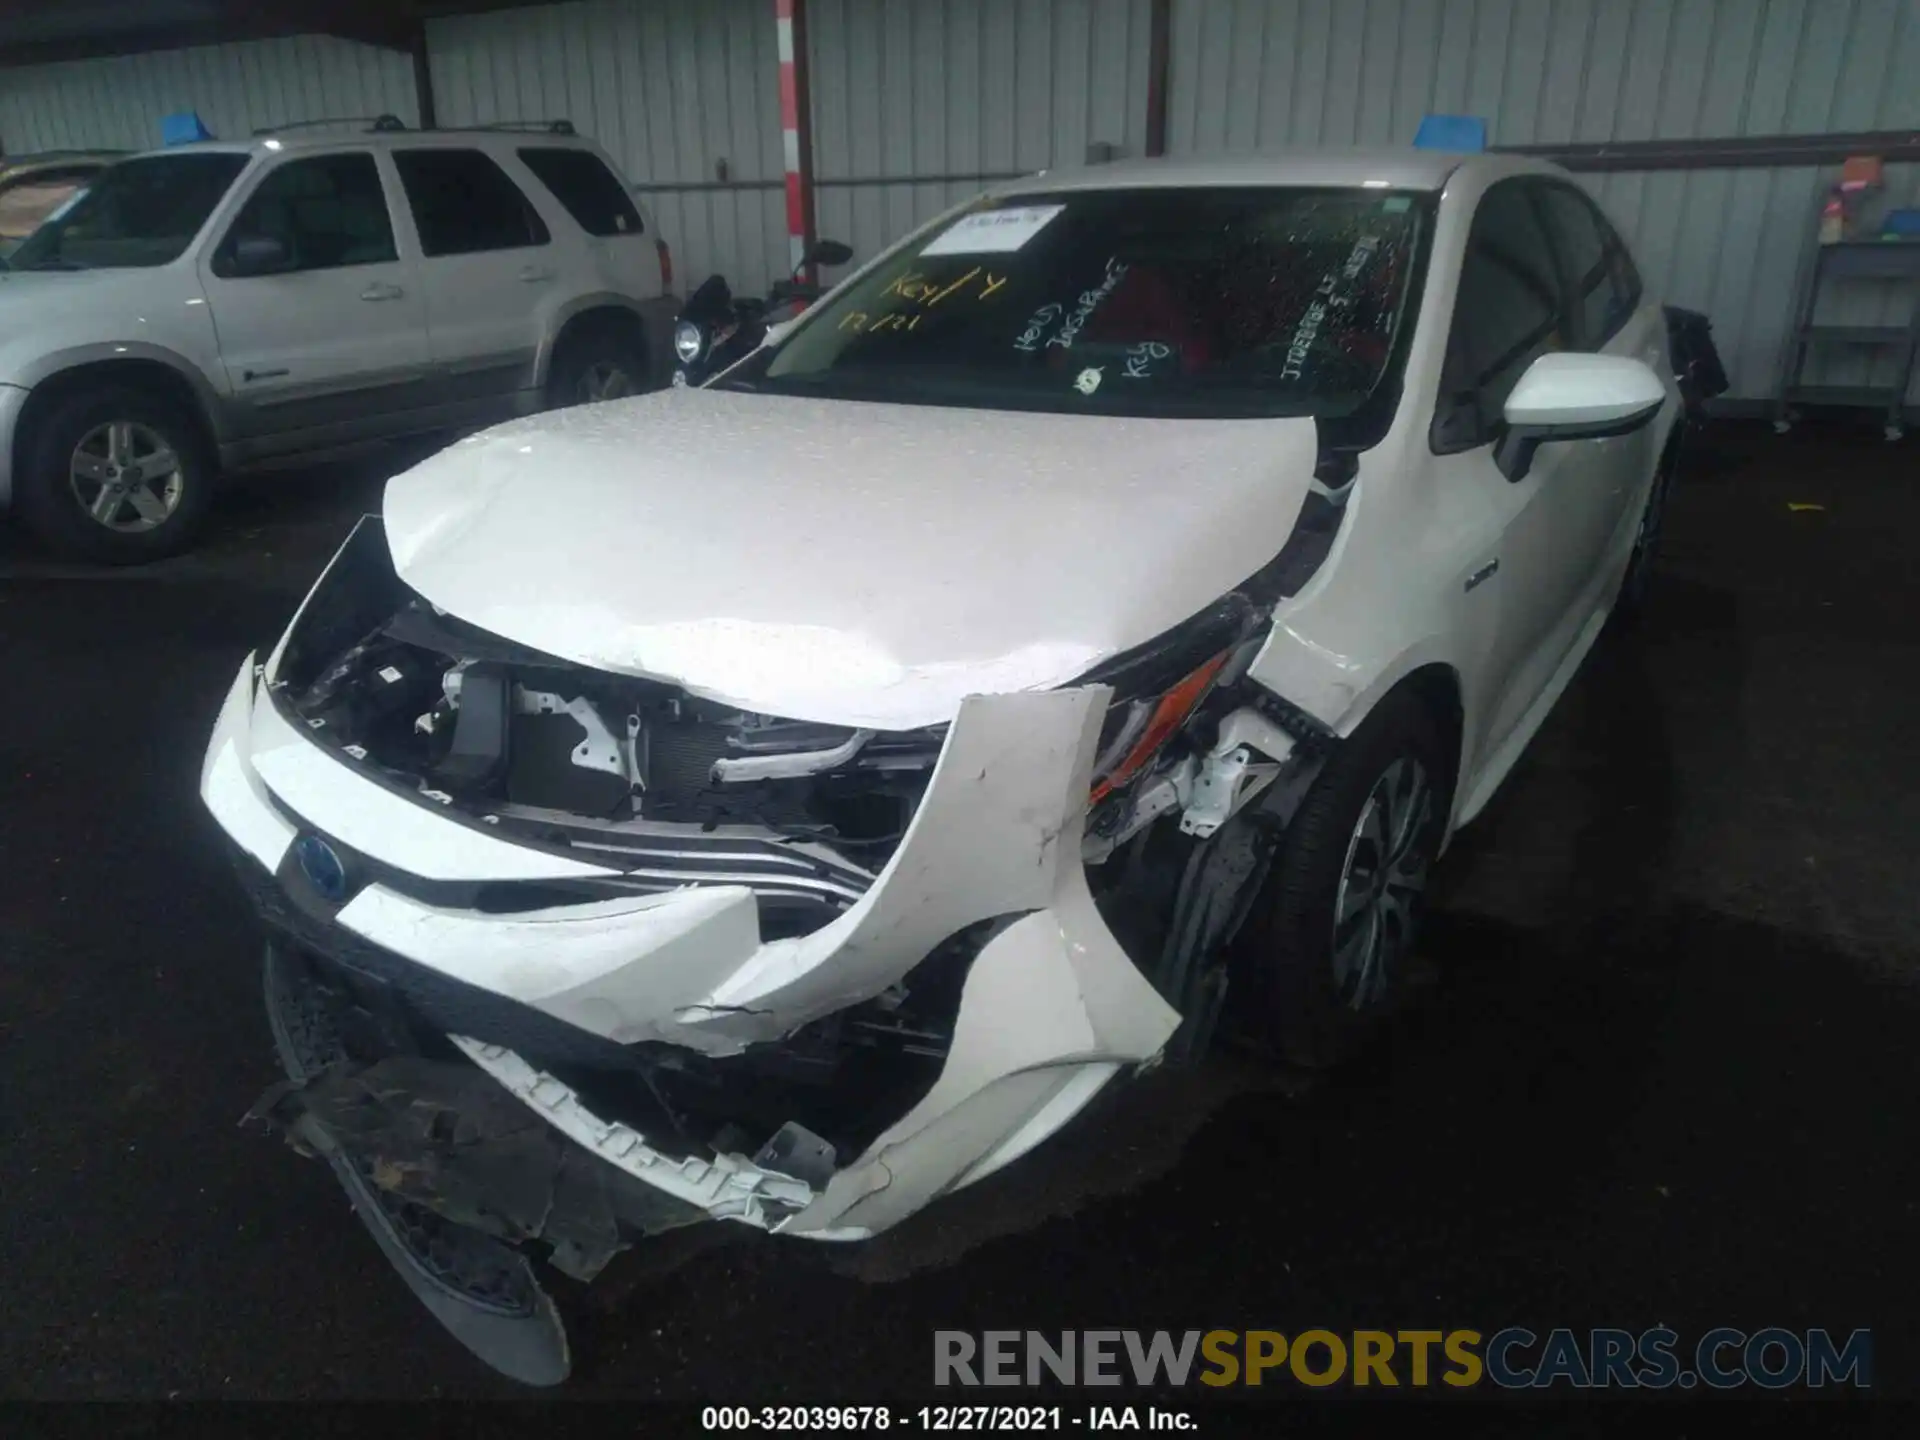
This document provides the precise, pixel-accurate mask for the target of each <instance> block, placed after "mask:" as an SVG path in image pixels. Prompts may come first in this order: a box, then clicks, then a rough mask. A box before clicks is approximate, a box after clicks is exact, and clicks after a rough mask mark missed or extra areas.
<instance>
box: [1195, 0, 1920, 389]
mask: <svg viewBox="0 0 1920 1440" xmlns="http://www.w3.org/2000/svg"><path fill="white" fill-rule="evenodd" d="M1172 39H1173V46H1172V51H1173V55H1172V58H1173V70H1172V75H1171V84H1170V86H1169V99H1168V149H1169V151H1170V152H1171V153H1174V154H1188V155H1191V154H1205V153H1216V152H1220V151H1230V150H1246V149H1256V148H1265V147H1272V146H1280V145H1289V144H1301V145H1313V144H1330V145H1338V144H1353V143H1370V142H1379V143H1404V142H1405V141H1407V140H1408V139H1410V138H1411V137H1412V135H1413V131H1414V128H1415V126H1417V125H1418V123H1419V120H1420V117H1421V116H1422V115H1423V114H1426V113H1428V112H1430V111H1440V112H1448V113H1461V114H1471V115H1480V116H1484V117H1486V119H1487V121H1488V123H1489V127H1490V131H1491V135H1492V139H1493V141H1494V143H1495V144H1507V145H1525V144H1543V143H1565V142H1585V141H1601V140H1649V139H1678V138H1722V137H1729V136H1741V135H1770V134H1782V133H1796V134H1817V133H1821V132H1828V131H1848V130H1892V129H1912V128H1916V127H1920V3H1916V0H1337V3H1336V0H1175V6H1174V16H1173V37H1172ZM1917 169H1920V167H1912V166H1907V167H1890V169H1889V175H1888V198H1889V199H1894V200H1896V201H1898V202H1899V203H1906V204H1913V203H1915V201H1916V196H1917V194H1920V175H1916V173H1915V172H1916V170H1917ZM1836 173H1837V167H1836V168H1829V169H1818V168H1814V167H1796V168H1790V169H1779V170H1697V171H1681V172H1661V173H1648V174H1630V173H1629V174H1615V175H1607V176H1595V177H1592V178H1591V181H1590V184H1591V188H1592V189H1593V190H1594V191H1595V193H1597V194H1598V195H1599V196H1600V198H1601V201H1602V203H1603V204H1604V205H1605V206H1606V207H1607V209H1608V211H1609V212H1610V213H1611V214H1613V215H1614V217H1615V218H1616V220H1617V221H1618V222H1619V223H1620V225H1621V226H1622V227H1623V228H1624V229H1625V230H1626V231H1627V232H1628V234H1629V236H1630V238H1631V240H1632V241H1633V244H1634V247H1635V251H1636V253H1637V254H1638V255H1639V256H1640V259H1641V262H1642V266H1643V268H1644V269H1645V271H1646V272H1647V277H1648V279H1649V281H1650V282H1651V283H1652V284H1653V285H1655V286H1656V287H1657V288H1658V289H1659V291H1660V293H1662V294H1663V295H1664V296H1665V297H1666V298H1668V299H1670V300H1672V301H1674V302H1675V303H1677V304H1681V305H1688V306H1692V307H1694V308H1697V309H1701V310H1705V311H1706V312H1707V313H1708V314H1710V315H1712V316H1713V318H1714V323H1715V328H1716V333H1717V336H1718V339H1719V342H1720V346H1721V349H1722V351H1723V352H1724V353H1725V355H1726V356H1727V358H1728V361H1729V365H1728V368H1729V371H1730V372H1731V378H1732V380H1733V386H1734V388H1733V394H1734V395H1735V396H1738V397H1747V398H1755V397H1760V396H1764V395H1767V394H1768V393H1770V391H1771V390H1772V387H1773V379H1774V366H1775V363H1776V359H1777V356H1778V354H1779V350H1780V346H1781V343H1782V340H1783V338H1784V336H1785V333H1786V330H1787V327H1788V325H1789V324H1790V321H1791V315H1790V311H1791V305H1792V297H1793V286H1794V278H1795V275H1796V273H1797V271H1798V267H1799V265H1800V263H1801V261H1802V258H1803V256H1804V254H1805V248H1806V246H1807V244H1809V243H1810V242H1811V239H1812V235H1813V225H1814V218H1815V216H1814V212H1815V207H1816V204H1817V202H1818V200H1819V198H1820V196H1821V195H1822V194H1823V193H1824V189H1825V187H1826V186H1827V185H1828V184H1829V183H1831V181H1832V180H1833V178H1835V175H1836ZM1837 318H1841V319H1847V320H1856V321H1859V322H1861V323H1875V322H1879V323H1890V322H1892V321H1895V320H1903V319H1904V318H1905V316H1904V314H1902V313H1900V311H1899V308H1898V302H1897V300H1896V299H1895V297H1894V293H1893V291H1892V290H1891V289H1890V288H1882V289H1880V290H1879V291H1877V292H1876V293H1871V294H1867V295H1865V296H1863V297H1862V298H1860V299H1858V300H1857V301H1856V302H1855V307H1854V308H1852V309H1850V310H1849V311H1847V312H1846V313H1844V314H1842V315H1840V316H1838V317H1837ZM1889 364H1890V362H1889V361H1887V360H1885V359H1882V360H1881V361H1880V362H1879V364H1878V365H1877V366H1876V367H1875V368H1873V369H1872V370H1870V369H1869V366H1870V365H1873V361H1872V360H1871V358H1870V356H1869V354H1868V353H1867V352H1859V353H1857V354H1853V355H1840V356H1835V357H1834V358H1833V359H1832V361H1830V362H1829V363H1828V364H1826V365H1824V366H1823V367H1821V371H1820V373H1819V374H1818V375H1817V376H1815V377H1814V378H1817V379H1819V380H1823V381H1829V382H1832V383H1839V384H1854V383H1867V382H1868V381H1869V378H1870V377H1871V379H1873V380H1878V381H1881V382H1882V383H1884V380H1885V378H1886V377H1887V373H1888V371H1887V367H1888V365H1889Z"/></svg>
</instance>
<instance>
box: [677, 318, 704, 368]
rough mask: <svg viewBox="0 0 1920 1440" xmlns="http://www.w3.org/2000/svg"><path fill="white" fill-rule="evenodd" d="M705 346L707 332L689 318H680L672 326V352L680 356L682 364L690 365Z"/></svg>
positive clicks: (698, 356)
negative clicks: (677, 322)
mask: <svg viewBox="0 0 1920 1440" xmlns="http://www.w3.org/2000/svg"><path fill="white" fill-rule="evenodd" d="M706 348H707V334H706V331H704V330H702V329H701V328H700V327H699V326H698V325H696V324H694V323H693V321H691V320H682V321H681V322H680V323H679V324H678V325H676V326H674V327H673V353H674V354H676V355H678V356H679V357H680V362H681V363H682V364H683V365H691V364H692V363H693V362H694V361H696V360H698V359H699V358H700V352H701V351H702V350H705V349H706Z"/></svg>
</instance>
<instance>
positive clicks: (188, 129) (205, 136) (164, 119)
mask: <svg viewBox="0 0 1920 1440" xmlns="http://www.w3.org/2000/svg"><path fill="white" fill-rule="evenodd" d="M211 139H213V132H212V131H211V130H209V129H207V127H206V126H205V125H203V124H201V123H200V113H199V112H198V111H197V110H182V111H179V112H178V113H177V114H173V115H162V116H161V117H160V143H161V144H162V145H191V144H193V142H194V141H196V140H211Z"/></svg>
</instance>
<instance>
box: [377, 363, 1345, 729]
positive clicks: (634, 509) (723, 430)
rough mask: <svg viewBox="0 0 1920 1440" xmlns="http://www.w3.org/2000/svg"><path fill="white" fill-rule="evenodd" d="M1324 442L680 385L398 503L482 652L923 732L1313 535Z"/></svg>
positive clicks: (405, 531)
mask: <svg viewBox="0 0 1920 1440" xmlns="http://www.w3.org/2000/svg"><path fill="white" fill-rule="evenodd" d="M1316 446H1317V436H1316V433H1315V428H1314V423H1313V422H1312V421H1311V420H1303V419H1289V420H1179V421H1167V420H1132V419H1113V418H1107V417H1094V416H1078V415H1044V414H1031V413H1024V412H1008V411H982V410H966V409H956V408H948V407H941V406H915V405H881V404H870V403H864V402H851V401H831V400H810V399H796V398H789V397H784V396H762V395H749V394H739V393H730V392H722V391H713V390H684V389H676V390H669V391H663V392H660V393H657V394H652V395H647V396H643V397H640V398H637V399H631V400H620V401H613V402H610V403H607V404H601V405H591V406H583V407H580V408H577V409H572V410H566V411H560V412H556V413H552V414H547V415H542V416H537V417H534V418H531V419H527V420H521V421H515V422H512V423H510V424H507V425H503V426H499V427H497V428H495V429H492V430H489V431H485V432H483V433H482V434H479V435H475V436H472V437H470V438H468V439H466V440H463V441H461V442H459V443H457V444H455V445H453V446H450V447H449V448H448V449H446V450H444V451H442V452H441V453H440V454H438V455H436V456H434V457H433V458H431V459H429V460H427V461H426V462H424V463H423V464H421V465H419V466H416V467H415V468H414V469H412V470H410V471H408V472H406V473H405V474H402V475H399V476H397V477H395V478H394V479H393V480H392V481H391V482H389V484H388V486H387V493H386V531H387V537H388V543H389V546H390V547H391V550H392V553H393V561H394V566H395V569H396V570H397V571H398V573H399V575H400V578H401V579H402V580H404V581H405V582H406V583H407V584H408V585H410V586H412V587H413V588H414V589H415V590H416V591H418V592H419V593H420V594H422V595H424V596H425V597H426V598H427V599H428V600H429V601H431V602H432V603H434V604H435V605H438V606H439V607H440V608H442V609H443V610H446V611H448V612H450V613H451V614H454V615H457V616H459V617H460V618H461V619H463V620H466V621H468V622H470V623H472V624H474V625H478V626H480V627H481V628H482V629H485V630H488V631H491V632H493V633H494V634H497V635H501V636H504V637H506V638H508V639H511V640H515V641H518V642H519V643H521V644H524V645H529V646H532V647H534V648H535V649H539V650H542V651H545V652H547V653H548V654H551V655H555V656H558V657H560V658H562V659H566V660H570V661H573V662H575V663H578V664H581V665H586V666H591V667H593V668H595V669H601V670H608V671H613V672H616V673H620V674H629V675H641V676H647V677H651V678H655V679H660V680H666V681H671V682H673V683H676V684H679V685H682V686H684V687H686V688H687V689H688V690H689V691H691V692H693V693H695V694H699V695H704V696H707V697H709V698H712V699H715V700H720V701H723V702H726V703H729V704H734V705H738V706H740V707H742V708H743V709H748V710H754V711H760V712H764V713H768V714H776V715H784V716H788V717H791V718H795V719H802V720H811V721H815V722H820V723H825V724H835V725H851V726H862V727H867V728H872V729H881V730H899V729H911V728H915V727H918V726H922V725H930V724H937V723H941V722H944V721H947V720H950V719H952V718H953V715H954V714H955V712H956V711H957V710H958V708H959V705H960V702H961V700H963V699H964V698H965V697H966V696H968V695H973V694H999V693H1006V692H1010V691H1017V690H1035V689H1046V688H1050V687H1053V686H1057V685H1060V684H1063V683H1065V682H1066V681H1069V680H1071V679H1073V678H1075V677H1076V676H1078V675H1080V674H1082V673H1083V672H1085V671H1086V670H1087V669H1088V668H1089V667H1090V666H1092V665H1094V664H1097V663H1098V662H1099V661H1101V660H1103V659H1105V658H1107V657H1108V656H1111V655H1114V654H1117V653H1119V652H1120V651H1122V650H1126V649H1128V648H1130V647H1132V646H1134V645H1137V644H1140V643H1141V642H1143V641H1146V640H1149V639H1151V638H1153V637H1154V636H1155V635H1158V634H1160V633H1161V632H1162V631H1165V630H1167V629H1169V628H1171V627H1172V626H1174V625H1176V624H1178V623H1179V622H1180V621H1182V620H1184V619H1186V618H1188V617H1189V616H1191V615H1193V614H1196V613H1197V612H1198V611H1200V610H1201V609H1202V608H1204V607H1205V606H1206V605H1207V604H1209V603H1210V602H1212V601H1213V600H1215V599H1218V598H1219V597H1220V596H1221V595H1223V594H1225V593H1226V592H1228V591H1229V590H1231V589H1232V588H1233V587H1234V586H1235V585H1237V584H1239V583H1240V582H1241V581H1243V580H1245V579H1246V578H1247V577H1248V576H1250V575H1252V574H1253V573H1254V571H1256V570H1258V569H1259V568H1260V567H1261V566H1262V565H1263V564H1265V563H1266V562H1267V561H1268V560H1270V559H1272V558H1273V556H1274V555H1275V554H1276V553H1277V552H1278V551H1279V550H1280V547H1281V546H1282V545H1283V544H1284V543H1285V542H1286V539H1287V537H1288V535H1289V534H1290V533H1291V531H1292V528H1293V524H1294V521H1295V519H1296V517H1297V516H1298V514H1299V510H1300V505H1301V502H1302V500H1303V498H1304V497H1305V495H1306V493H1307V490H1308V487H1309V485H1310V483H1311V477H1312V472H1313V462H1314V457H1315V453H1316Z"/></svg>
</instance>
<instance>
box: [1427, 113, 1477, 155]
mask: <svg viewBox="0 0 1920 1440" xmlns="http://www.w3.org/2000/svg"><path fill="white" fill-rule="evenodd" d="M1413 143H1414V145H1415V146H1416V147H1417V148H1419V149H1421V150H1466V151H1470V152H1475V153H1477V152H1479V151H1481V150H1484V149H1486V148H1487V122H1486V121H1485V120H1482V119H1481V118H1480V117H1479V116H1478V115H1429V116H1427V117H1426V118H1425V119H1423V120H1422V121H1421V122H1420V128H1419V129H1418V130H1416V131H1414V134H1413Z"/></svg>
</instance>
